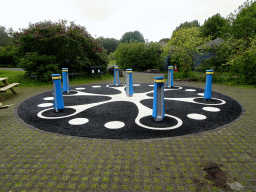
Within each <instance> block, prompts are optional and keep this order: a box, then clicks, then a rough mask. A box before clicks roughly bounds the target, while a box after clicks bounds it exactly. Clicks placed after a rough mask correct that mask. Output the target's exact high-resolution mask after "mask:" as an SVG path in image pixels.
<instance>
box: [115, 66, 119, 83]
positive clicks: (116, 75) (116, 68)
mask: <svg viewBox="0 0 256 192" xmlns="http://www.w3.org/2000/svg"><path fill="white" fill-rule="evenodd" d="M114 85H119V67H118V66H117V65H116V66H114Z"/></svg>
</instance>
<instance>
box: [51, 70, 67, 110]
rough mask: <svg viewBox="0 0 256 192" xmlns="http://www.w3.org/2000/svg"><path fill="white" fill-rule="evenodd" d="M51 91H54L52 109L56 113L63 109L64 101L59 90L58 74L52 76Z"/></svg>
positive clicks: (59, 79)
mask: <svg viewBox="0 0 256 192" xmlns="http://www.w3.org/2000/svg"><path fill="white" fill-rule="evenodd" d="M52 80H53V91H54V101H53V105H54V109H55V111H56V112H58V111H59V110H62V109H63V108H64V101H63V95H62V89H61V76H60V74H52Z"/></svg>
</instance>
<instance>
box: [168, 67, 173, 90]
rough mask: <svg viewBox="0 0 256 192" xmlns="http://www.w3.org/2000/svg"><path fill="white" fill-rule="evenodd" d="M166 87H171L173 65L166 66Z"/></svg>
mask: <svg viewBox="0 0 256 192" xmlns="http://www.w3.org/2000/svg"><path fill="white" fill-rule="evenodd" d="M167 87H173V66H169V67H168V81H167Z"/></svg>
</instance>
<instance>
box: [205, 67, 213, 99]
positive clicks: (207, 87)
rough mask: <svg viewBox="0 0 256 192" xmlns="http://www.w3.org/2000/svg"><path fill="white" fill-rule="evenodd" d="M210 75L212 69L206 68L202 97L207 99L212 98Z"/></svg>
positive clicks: (211, 74)
mask: <svg viewBox="0 0 256 192" xmlns="http://www.w3.org/2000/svg"><path fill="white" fill-rule="evenodd" d="M212 76H213V70H206V83H205V90H204V99H205V100H206V101H209V100H210V99H211V98H212Z"/></svg>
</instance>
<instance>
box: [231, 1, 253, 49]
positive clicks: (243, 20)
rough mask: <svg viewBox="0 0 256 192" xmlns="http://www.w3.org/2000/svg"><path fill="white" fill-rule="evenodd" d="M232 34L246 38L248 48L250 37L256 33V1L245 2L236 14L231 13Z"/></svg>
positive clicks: (237, 37)
mask: <svg viewBox="0 0 256 192" xmlns="http://www.w3.org/2000/svg"><path fill="white" fill-rule="evenodd" d="M229 21H230V24H231V26H230V28H229V33H230V36H233V37H234V38H235V39H244V40H245V41H246V42H247V43H246V46H247V48H249V47H250V38H253V37H255V35H256V2H252V1H251V2H249V1H248V0H247V1H246V2H244V5H243V6H240V7H239V9H238V13H237V14H236V15H234V14H230V15H229Z"/></svg>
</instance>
